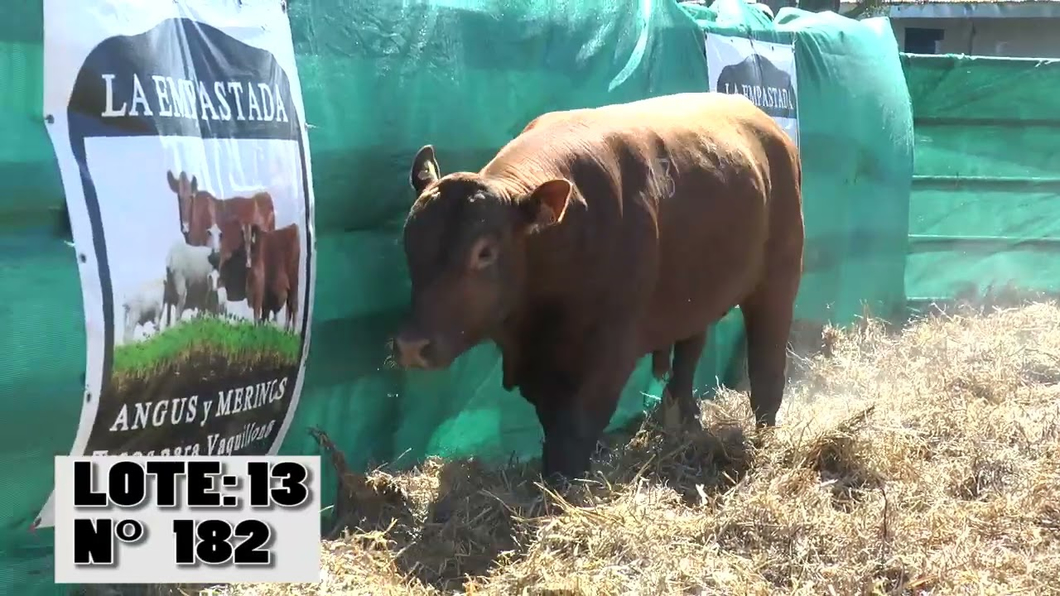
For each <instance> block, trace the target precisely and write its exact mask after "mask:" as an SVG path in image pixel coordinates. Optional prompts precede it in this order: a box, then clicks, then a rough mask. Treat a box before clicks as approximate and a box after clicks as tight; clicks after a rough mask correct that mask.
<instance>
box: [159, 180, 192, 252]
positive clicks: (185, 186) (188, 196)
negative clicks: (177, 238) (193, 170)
mask: <svg viewBox="0 0 1060 596" xmlns="http://www.w3.org/2000/svg"><path fill="white" fill-rule="evenodd" d="M166 178H167V179H168V180H169V188H170V189H171V190H172V191H173V192H174V193H176V195H177V209H178V212H179V213H180V233H181V234H184V241H185V242H187V240H188V233H189V232H190V231H191V202H192V198H193V197H194V196H195V194H196V193H197V192H199V180H198V177H196V176H192V177H191V180H190V181H189V180H188V174H187V173H185V172H183V171H181V173H180V177H179V178H177V177H175V176H173V172H172V171H166Z"/></svg>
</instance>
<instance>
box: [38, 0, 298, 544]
mask: <svg viewBox="0 0 1060 596" xmlns="http://www.w3.org/2000/svg"><path fill="white" fill-rule="evenodd" d="M44 25H45V27H44V46H45V47H44V77H45V82H44V91H45V92H44V115H45V122H46V123H47V128H48V133H49V135H50V137H51V142H52V146H53V147H54V150H55V154H56V157H57V161H58V163H59V168H60V170H61V173H62V181H63V187H64V190H65V192H66V204H67V208H68V210H69V214H70V222H71V228H72V231H73V238H74V250H75V253H76V258H77V262H78V267H79V269H80V278H81V285H82V295H83V300H84V308H85V325H86V330H87V337H88V363H87V371H86V380H85V393H84V395H83V396H70V399H78V398H80V399H81V403H82V414H81V420H80V426H79V428H78V431H77V435H76V438H75V440H74V444H73V447H72V449H71V453H72V454H73V455H91V454H109V455H123V454H129V455H140V454H143V455H264V454H272V453H275V452H276V451H277V450H278V449H279V447H280V443H281V441H282V440H283V437H284V434H285V433H286V431H287V428H288V426H289V425H290V423H291V419H292V416H293V415H294V412H295V409H296V407H297V404H298V398H299V394H300V392H301V387H302V381H303V377H304V369H305V360H306V356H307V353H308V348H309V330H310V320H311V315H312V305H313V277H314V273H315V256H314V254H313V248H314V238H313V193H312V179H311V168H310V163H309V146H308V138H307V135H306V128H307V127H306V124H305V110H304V107H303V101H302V93H301V89H300V86H299V81H298V73H297V70H296V68H295V58H294V48H293V43H292V41H291V30H290V24H289V21H288V16H287V12H286V3H285V2H283V1H282V0H242V1H240V2H236V1H221V2H218V1H216V0H175V1H172V0H171V1H167V2H142V1H136V0H79V1H78V2H68V1H64V0H45V2H44ZM37 522H38V525H39V526H42V527H48V526H51V525H52V515H51V500H50V499H49V501H48V503H47V504H45V506H44V509H43V511H42V512H41V516H40V518H39V519H38V520H37Z"/></svg>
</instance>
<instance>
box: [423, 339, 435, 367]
mask: <svg viewBox="0 0 1060 596" xmlns="http://www.w3.org/2000/svg"><path fill="white" fill-rule="evenodd" d="M433 360H434V343H433V342H431V341H430V340H428V341H426V342H424V343H423V345H422V346H421V347H420V361H422V362H423V363H424V364H425V365H426V364H427V363H430V362H431V361H433Z"/></svg>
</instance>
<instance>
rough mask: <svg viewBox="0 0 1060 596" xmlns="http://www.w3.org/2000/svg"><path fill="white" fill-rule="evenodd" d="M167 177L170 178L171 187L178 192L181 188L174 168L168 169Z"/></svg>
mask: <svg viewBox="0 0 1060 596" xmlns="http://www.w3.org/2000/svg"><path fill="white" fill-rule="evenodd" d="M166 179H167V180H169V188H171V189H173V192H177V191H178V190H179V189H180V187H179V186H177V177H176V176H174V175H173V170H166Z"/></svg>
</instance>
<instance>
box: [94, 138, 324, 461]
mask: <svg viewBox="0 0 1060 596" xmlns="http://www.w3.org/2000/svg"><path fill="white" fill-rule="evenodd" d="M86 157H87V162H88V166H89V169H90V172H91V175H92V179H93V182H94V184H95V187H96V189H97V194H98V196H99V205H100V219H101V221H102V224H103V230H104V236H105V245H106V252H107V257H108V265H109V270H110V271H109V273H110V279H111V281H112V291H113V297H114V301H113V313H114V316H113V321H114V330H113V331H114V351H113V358H112V367H111V375H110V377H109V380H108V382H105V383H104V389H103V395H102V397H101V400H100V404H99V410H98V413H97V417H96V428H95V429H94V432H93V435H92V436H93V441H92V442H93V443H96V442H98V440H100V439H103V438H104V437H105V436H110V437H111V438H113V440H114V442H115V444H120V445H121V446H122V449H123V450H126V449H130V450H131V449H132V447H131V446H134V445H135V444H140V443H143V444H144V445H148V444H151V445H158V444H159V437H158V436H157V435H158V433H159V432H163V431H164V427H168V428H169V430H165V431H164V432H166V433H167V434H170V433H173V432H174V431H173V430H172V427H173V426H174V425H181V424H190V423H191V422H195V423H196V424H198V423H200V422H207V419H209V424H206V425H205V426H203V427H202V431H203V432H207V431H210V429H211V428H213V429H214V430H219V429H216V427H217V426H218V425H220V426H222V427H224V426H226V425H231V424H236V423H238V425H239V426H240V427H242V426H243V425H244V424H246V423H248V421H250V419H258V418H260V422H261V423H262V424H264V423H265V422H268V421H269V420H272V419H273V418H277V417H278V418H280V419H281V420H282V417H283V413H284V412H285V411H286V407H287V405H288V403H287V401H288V400H287V399H284V395H283V394H287V395H288V396H289V395H290V393H291V391H292V390H293V386H294V382H293V381H294V378H295V376H296V375H297V372H298V366H299V363H300V361H301V351H302V345H303V332H304V329H303V322H304V310H303V309H304V306H305V304H304V302H305V297H306V296H307V291H306V290H307V288H306V284H305V281H304V280H305V279H306V267H307V251H306V242H307V238H306V234H305V227H306V207H305V204H306V203H305V192H304V186H303V173H302V167H301V160H300V156H299V148H298V144H297V143H296V142H294V141H288V140H250V139H216V140H214V139H205V140H201V139H197V138H185V137H124V138H93V139H88V141H87V143H86ZM281 381H282V382H281ZM234 389H238V390H239V395H238V397H239V399H237V400H236V401H235V405H234V406H233V404H232V403H231V402H229V403H228V404H224V399H223V397H224V396H225V395H226V392H227V391H231V390H234ZM278 391H279V392H281V394H277V392H278ZM244 396H245V397H244ZM193 397H194V398H195V401H194V402H189V401H188V400H191V399H192V398H193ZM167 400H168V401H169V402H171V403H170V405H168V406H166V411H167V413H166V414H161V415H155V414H154V410H155V409H157V407H155V406H152V405H151V404H155V405H156V406H157V404H159V403H161V402H164V401H167ZM178 402H179V403H180V404H181V405H180V406H179V407H180V411H179V412H178V406H177V404H178ZM207 402H209V405H207ZM144 404H147V405H144ZM222 406H225V407H223V408H222ZM211 407H212V408H213V410H212V412H211V411H209V408H211ZM137 408H139V409H140V410H141V415H140V418H143V419H147V418H150V419H151V420H140V421H139V424H138V420H137V411H136V410H137ZM152 408H154V409H152ZM196 408H198V409H199V410H200V411H199V412H197V413H194V414H193V413H192V410H195V409H196ZM233 409H234V411H235V413H239V412H247V413H250V411H251V410H253V415H252V416H251V417H250V419H248V418H247V416H237V417H231V416H230V414H231V413H233ZM149 411H150V414H151V415H150V416H149V415H148V414H147V413H146V412H149ZM155 418H162V419H165V421H164V422H165V424H158V423H155V422H154V419H155ZM237 419H238V420H237ZM148 426H157V427H158V431H157V432H151V431H149V432H137V433H136V434H135V435H130V434H129V432H130V431H143V430H144V429H143V428H141V427H148ZM196 431H198V429H196ZM220 431H223V429H220ZM175 432H176V435H179V436H181V438H182V440H185V437H186V436H187V433H188V432H189V431H188V430H184V431H175ZM130 441H131V443H130ZM106 442H108V443H109V442H111V441H110V440H109V439H106ZM163 442H164V441H163ZM262 443H263V444H267V441H263V442H262ZM94 447H95V448H96V449H106V447H100V446H94ZM202 447H203V449H204V448H205V445H203V446H202ZM205 453H206V452H205V450H204V451H203V454H205Z"/></svg>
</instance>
